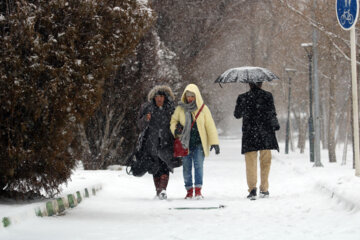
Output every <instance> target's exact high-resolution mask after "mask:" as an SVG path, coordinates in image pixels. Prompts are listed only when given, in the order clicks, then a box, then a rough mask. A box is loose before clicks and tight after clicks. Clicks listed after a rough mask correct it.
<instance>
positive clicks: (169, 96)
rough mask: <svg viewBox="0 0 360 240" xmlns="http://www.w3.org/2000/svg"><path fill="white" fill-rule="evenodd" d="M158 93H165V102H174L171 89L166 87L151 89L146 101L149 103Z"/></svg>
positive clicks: (160, 86) (159, 86)
mask: <svg viewBox="0 0 360 240" xmlns="http://www.w3.org/2000/svg"><path fill="white" fill-rule="evenodd" d="M158 91H162V92H165V94H166V98H167V100H169V101H170V102H173V101H174V100H175V95H174V93H173V92H172V90H171V88H170V87H169V86H167V85H158V86H155V87H153V88H152V89H151V90H150V92H149V94H148V101H149V102H151V101H152V100H153V99H154V97H155V94H156V93H157V92H158Z"/></svg>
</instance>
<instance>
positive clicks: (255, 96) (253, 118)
mask: <svg viewBox="0 0 360 240" xmlns="http://www.w3.org/2000/svg"><path fill="white" fill-rule="evenodd" d="M249 85H250V90H249V91H248V92H246V93H244V94H240V95H239V96H238V98H237V100H236V107H235V111H234V116H235V118H237V119H240V118H243V127H242V131H243V136H242V149H241V153H242V154H245V163H246V178H247V184H248V191H249V195H248V196H247V198H249V199H251V200H255V199H256V196H257V188H256V184H257V156H258V152H259V153H260V175H261V183H260V197H262V198H264V197H269V181H268V178H269V172H270V165H271V150H272V149H276V150H278V151H279V146H278V143H277V140H276V135H275V131H277V130H279V129H280V125H279V122H278V120H277V117H276V110H275V105H274V99H273V96H272V94H271V93H270V92H267V91H264V90H262V89H261V87H262V82H255V83H249Z"/></svg>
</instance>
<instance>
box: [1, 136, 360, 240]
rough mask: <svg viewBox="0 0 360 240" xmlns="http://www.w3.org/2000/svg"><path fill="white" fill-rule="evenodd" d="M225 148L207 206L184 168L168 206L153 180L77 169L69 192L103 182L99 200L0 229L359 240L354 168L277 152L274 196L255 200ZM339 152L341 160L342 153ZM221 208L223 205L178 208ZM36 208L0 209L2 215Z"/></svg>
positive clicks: (5, 237) (359, 194) (211, 174)
mask: <svg viewBox="0 0 360 240" xmlns="http://www.w3.org/2000/svg"><path fill="white" fill-rule="evenodd" d="M281 145H283V144H281ZM220 146H221V154H220V155H218V156H215V155H214V154H213V153H212V155H211V156H210V157H209V158H207V159H206V160H205V169H204V186H203V195H204V196H205V199H204V200H184V199H183V198H184V196H185V189H184V187H183V178H182V172H181V171H182V168H178V169H176V171H175V173H174V174H172V175H171V176H170V182H169V186H168V197H169V199H168V200H167V201H160V200H156V199H154V195H155V191H154V186H153V182H152V176H151V175H148V174H147V175H145V176H144V177H142V178H135V177H132V176H128V175H127V174H126V172H125V171H110V170H108V171H83V170H77V171H76V172H75V173H74V175H73V177H72V182H70V183H69V185H68V187H67V188H65V190H64V193H65V192H74V191H76V190H77V188H84V187H89V186H91V185H93V184H97V183H102V186H103V189H102V190H101V191H100V192H98V194H97V196H96V197H91V198H89V199H86V200H85V201H83V202H82V203H81V204H80V205H78V206H77V207H76V208H74V209H71V210H67V211H66V214H65V215H63V216H56V217H43V218H38V217H29V218H27V219H25V218H24V220H23V221H19V222H18V223H17V224H14V225H12V226H10V227H8V228H0V239H1V240H25V239H36V240H38V239H86V240H91V239H96V240H99V239H101V240H108V239H109V240H110V239H125V240H126V239H131V240H137V239H141V240H144V239H156V240H160V239H176V240H177V239H184V240H190V239H227V240H228V239H242V240H246V239H266V240H269V239H276V240H281V239H286V240H292V239H299V240H304V239H307V240H311V239H314V240H315V239H316V240H321V239H324V240H325V239H326V240H339V239H342V240H359V239H360V211H359V210H360V178H359V177H355V176H354V174H355V171H354V170H353V169H352V167H351V163H349V164H347V165H346V166H341V165H340V163H333V164H330V163H328V162H327V152H326V151H323V152H322V162H323V164H324V168H313V167H312V164H311V163H309V162H308V159H309V156H308V155H309V154H308V152H307V151H306V153H305V154H299V153H290V154H289V155H284V154H283V153H277V152H275V151H274V152H273V162H272V166H271V172H270V189H269V191H270V198H269V199H258V200H256V201H250V200H248V199H246V195H247V186H246V178H245V164H244V156H243V155H241V154H240V146H241V142H240V141H239V140H237V139H230V138H228V139H225V138H222V139H221V144H220ZM349 151H350V150H349ZM338 153H339V154H338V156H337V157H338V161H339V162H341V160H340V159H341V153H342V149H340V148H339V150H338ZM348 155H349V157H348V160H349V162H350V160H351V153H350V152H349V154H348ZM37 204H38V203H37ZM219 205H225V206H226V207H225V208H221V209H209V210H197V209H191V210H176V209H173V208H176V207H216V206H219ZM33 206H34V204H32V205H25V206H19V205H17V204H0V217H3V216H4V214H5V213H6V214H9V215H11V214H19V213H20V212H21V211H23V212H24V211H25V209H32V208H33Z"/></svg>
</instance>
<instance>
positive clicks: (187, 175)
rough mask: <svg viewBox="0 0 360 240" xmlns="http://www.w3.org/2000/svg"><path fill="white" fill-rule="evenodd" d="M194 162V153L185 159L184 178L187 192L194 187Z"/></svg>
mask: <svg viewBox="0 0 360 240" xmlns="http://www.w3.org/2000/svg"><path fill="white" fill-rule="evenodd" d="M192 162H193V160H192V153H189V155H188V156H186V157H183V177H184V183H185V188H186V190H189V189H190V188H192V187H193V181H192Z"/></svg>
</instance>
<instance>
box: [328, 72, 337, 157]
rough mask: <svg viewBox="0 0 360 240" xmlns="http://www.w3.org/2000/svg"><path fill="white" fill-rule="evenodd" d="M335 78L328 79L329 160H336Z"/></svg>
mask: <svg viewBox="0 0 360 240" xmlns="http://www.w3.org/2000/svg"><path fill="white" fill-rule="evenodd" d="M335 90H336V89H335V80H334V78H331V79H330V81H329V115H328V116H329V124H328V151H329V162H336V151H335V150H336V149H335V148H336V142H335V132H336V99H335Z"/></svg>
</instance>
